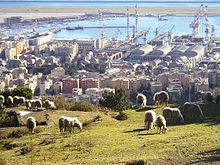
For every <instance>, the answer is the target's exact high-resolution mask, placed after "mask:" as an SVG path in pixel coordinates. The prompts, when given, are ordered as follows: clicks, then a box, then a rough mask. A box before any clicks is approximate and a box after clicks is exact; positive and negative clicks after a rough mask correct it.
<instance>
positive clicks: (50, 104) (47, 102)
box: [44, 100, 56, 110]
mask: <svg viewBox="0 0 220 165" xmlns="http://www.w3.org/2000/svg"><path fill="white" fill-rule="evenodd" d="M44 108H45V109H51V110H55V109H56V106H55V104H54V102H53V101H50V100H45V102H44Z"/></svg>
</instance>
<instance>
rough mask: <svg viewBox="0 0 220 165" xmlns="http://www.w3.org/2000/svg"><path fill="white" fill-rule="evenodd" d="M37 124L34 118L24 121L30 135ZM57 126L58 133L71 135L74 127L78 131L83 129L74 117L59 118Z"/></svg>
mask: <svg viewBox="0 0 220 165" xmlns="http://www.w3.org/2000/svg"><path fill="white" fill-rule="evenodd" d="M36 126H37V123H36V120H35V118H34V117H32V116H30V117H28V118H27V121H26V127H27V129H28V130H29V132H30V133H34V129H35V128H36ZM58 126H59V129H60V133H64V132H69V133H72V132H74V127H76V128H79V129H80V131H81V130H82V128H83V125H82V123H81V122H80V121H79V119H78V118H76V117H66V116H61V117H60V119H59V122H58Z"/></svg>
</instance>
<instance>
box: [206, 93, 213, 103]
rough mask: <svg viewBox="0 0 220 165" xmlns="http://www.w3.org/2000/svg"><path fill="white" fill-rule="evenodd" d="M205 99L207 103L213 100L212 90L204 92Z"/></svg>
mask: <svg viewBox="0 0 220 165" xmlns="http://www.w3.org/2000/svg"><path fill="white" fill-rule="evenodd" d="M205 101H206V102H207V103H212V102H213V94H212V92H207V93H205Z"/></svg>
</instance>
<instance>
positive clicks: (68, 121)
mask: <svg viewBox="0 0 220 165" xmlns="http://www.w3.org/2000/svg"><path fill="white" fill-rule="evenodd" d="M5 101H6V103H7V105H8V106H9V107H16V106H19V105H25V106H26V108H27V110H29V109H36V110H38V109H40V108H43V107H44V108H45V109H50V110H55V109H56V106H55V103H54V102H53V101H50V100H45V101H42V100H40V99H32V100H28V99H26V98H25V97H20V96H14V97H12V96H8V98H7V99H5V97H4V96H3V95H0V105H3V104H4V103H5ZM58 125H59V128H60V132H70V133H71V132H73V131H74V127H77V128H79V129H80V130H82V123H81V122H80V121H79V119H78V118H71V117H64V116H61V118H60V119H59V123H58ZM26 126H27V128H28V130H29V131H30V133H34V129H35V128H36V126H37V122H36V119H35V118H34V117H32V116H31V117H28V118H27V121H26Z"/></svg>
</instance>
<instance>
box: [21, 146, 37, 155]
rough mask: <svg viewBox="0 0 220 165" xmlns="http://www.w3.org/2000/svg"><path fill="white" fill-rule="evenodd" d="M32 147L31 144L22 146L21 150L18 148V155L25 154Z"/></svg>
mask: <svg viewBox="0 0 220 165" xmlns="http://www.w3.org/2000/svg"><path fill="white" fill-rule="evenodd" d="M33 149H34V147H33V146H24V147H23V148H21V150H20V155H24V154H27V153H29V152H31V151H32V150H33Z"/></svg>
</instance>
